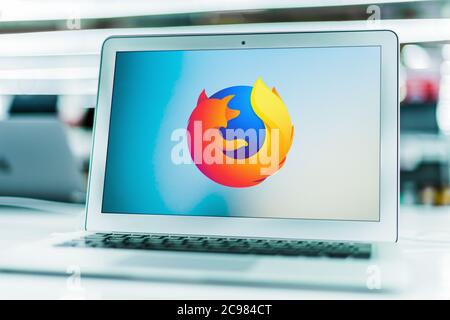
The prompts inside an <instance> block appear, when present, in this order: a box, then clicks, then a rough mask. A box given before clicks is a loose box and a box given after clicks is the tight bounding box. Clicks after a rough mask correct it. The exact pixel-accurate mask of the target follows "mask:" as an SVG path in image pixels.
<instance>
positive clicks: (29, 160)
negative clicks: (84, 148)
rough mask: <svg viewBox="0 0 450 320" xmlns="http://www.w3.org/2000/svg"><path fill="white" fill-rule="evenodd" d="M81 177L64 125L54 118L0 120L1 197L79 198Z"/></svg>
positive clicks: (82, 188) (82, 186)
mask: <svg viewBox="0 0 450 320" xmlns="http://www.w3.org/2000/svg"><path fill="white" fill-rule="evenodd" d="M83 180H84V179H83V175H82V172H81V170H80V166H79V165H77V163H76V161H75V158H74V156H73V154H72V151H71V150H70V147H69V144H68V141H67V137H66V132H65V129H64V127H63V125H62V124H61V123H60V122H59V121H58V120H57V119H56V118H52V117H46V116H36V117H28V116H25V117H17V118H11V119H7V120H3V121H0V197H22V198H36V199H43V200H55V201H64V202H81V201H84V199H85V183H84V181H83ZM1 203H2V201H1V200H0V204H1Z"/></svg>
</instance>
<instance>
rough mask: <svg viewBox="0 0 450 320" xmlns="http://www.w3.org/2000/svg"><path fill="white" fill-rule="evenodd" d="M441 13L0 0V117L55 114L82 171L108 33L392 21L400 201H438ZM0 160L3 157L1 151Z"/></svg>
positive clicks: (444, 158) (443, 111)
mask: <svg viewBox="0 0 450 320" xmlns="http://www.w3.org/2000/svg"><path fill="white" fill-rule="evenodd" d="M449 21H450V1H439V0H437V1H420V0H416V1H402V0H397V1H387V0H381V1H380V0H379V1H376V0H372V1H365V0H315V1H312V0H303V1H293V0H278V1H274V0H271V1H268V0H259V1H257V0H254V1H249V0H240V1H235V0H228V1H222V0H216V1H199V0H192V1H188V0H182V1H179V0H172V1H170V0H165V1H164V0H161V1H160V0H152V1H139V0H128V1H117V0H115V1H114V0H89V1H88V0H78V1H69V0H58V1H56V0H41V1H30V0H5V1H2V2H1V4H0V121H2V120H3V121H5V120H6V119H12V118H15V117H23V116H28V117H33V116H41V115H46V116H47V117H53V118H54V119H57V120H58V121H60V122H61V123H62V124H63V125H64V128H65V131H66V134H67V139H68V144H69V146H70V150H71V152H72V154H73V155H74V158H75V160H76V163H77V167H78V170H79V171H80V174H81V175H82V176H83V177H84V179H86V176H87V171H88V167H89V154H90V147H91V138H92V126H93V117H94V110H95V104H96V92H97V79H98V68H99V62H100V47H101V43H102V41H103V40H104V39H105V38H106V37H107V36H109V35H114V34H145V33H152V32H164V30H175V31H176V30H184V29H183V28H184V27H193V29H192V30H199V29H195V28H196V27H198V28H200V27H201V28H203V29H205V26H210V25H211V26H213V25H214V26H216V27H215V28H218V29H215V30H216V31H220V30H232V29H229V28H230V26H233V27H235V25H248V24H252V25H259V24H261V23H271V24H273V25H275V26H277V28H280V27H281V28H283V27H284V26H286V25H288V26H290V28H295V27H296V26H298V28H299V30H313V29H320V30H338V29H339V30H340V29H347V28H353V29H355V28H356V29H360V28H363V27H367V26H368V25H369V27H370V28H392V29H394V30H395V31H397V32H398V33H399V35H400V41H401V42H402V44H401V70H400V93H401V108H400V122H401V143H400V164H401V172H400V177H401V185H400V189H401V199H400V201H401V203H402V204H403V205H427V206H446V205H450V165H449V159H450V42H449V41H448V40H450V22H449ZM155 28H156V29H155ZM2 166H3V167H4V169H5V168H6V166H7V164H6V163H2V158H1V150H0V169H1V167H2ZM0 183H1V181H0ZM0 196H1V194H0Z"/></svg>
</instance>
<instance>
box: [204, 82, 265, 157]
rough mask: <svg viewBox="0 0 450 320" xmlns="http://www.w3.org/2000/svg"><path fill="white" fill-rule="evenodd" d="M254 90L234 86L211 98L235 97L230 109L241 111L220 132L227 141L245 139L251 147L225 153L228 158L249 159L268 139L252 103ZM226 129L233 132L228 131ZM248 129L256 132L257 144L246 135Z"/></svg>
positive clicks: (248, 87) (229, 105) (229, 104)
mask: <svg viewBox="0 0 450 320" xmlns="http://www.w3.org/2000/svg"><path fill="white" fill-rule="evenodd" d="M252 89H253V87H250V86H234V87H229V88H225V89H223V90H220V91H218V92H216V93H215V94H213V95H212V96H211V97H210V98H214V99H222V98H224V97H226V96H229V95H234V97H233V99H231V101H230V102H229V103H228V107H229V108H230V109H234V110H239V111H240V114H239V116H238V117H236V118H234V119H232V120H230V121H228V126H227V127H226V128H220V132H221V134H222V136H223V138H224V139H226V140H235V139H245V140H246V141H247V143H249V145H248V146H246V147H242V148H240V149H238V150H234V151H225V154H226V155H227V156H228V157H232V158H235V159H244V158H249V157H251V156H252V155H254V154H255V153H257V152H258V151H259V149H260V148H261V146H262V145H263V143H264V139H265V137H266V131H265V126H264V123H263V122H262V120H261V119H260V118H259V117H258V116H257V115H256V113H255V112H254V111H253V108H252V105H251V102H250V95H251V92H252ZM226 129H233V130H228V131H227V130H226ZM236 129H242V131H241V130H238V131H235V130H236ZM248 129H253V130H255V132H256V143H255V141H250V140H251V139H252V138H251V137H250V136H249V135H246V134H245V131H246V130H248ZM230 131H231V132H230ZM251 143H253V144H256V148H255V146H251ZM242 149H244V150H242Z"/></svg>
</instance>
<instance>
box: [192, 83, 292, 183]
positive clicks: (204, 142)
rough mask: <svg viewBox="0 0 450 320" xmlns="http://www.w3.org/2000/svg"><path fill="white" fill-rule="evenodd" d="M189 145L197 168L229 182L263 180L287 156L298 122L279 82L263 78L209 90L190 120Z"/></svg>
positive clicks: (202, 97) (202, 93)
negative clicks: (249, 83) (294, 121)
mask: <svg viewBox="0 0 450 320" xmlns="http://www.w3.org/2000/svg"><path fill="white" fill-rule="evenodd" d="M187 134H188V137H189V139H188V147H189V152H190V155H191V158H192V160H193V162H194V164H195V165H196V166H197V168H198V169H199V170H200V171H201V172H202V173H203V174H204V175H205V176H206V177H208V178H209V179H211V180H213V181H215V182H216V183H219V184H221V185H224V186H228V187H234V188H243V187H251V186H255V185H258V184H260V183H262V182H263V181H265V180H266V179H267V178H268V177H269V176H271V175H273V174H274V173H276V172H277V171H278V170H280V169H281V167H282V166H283V165H284V163H285V162H286V156H287V154H288V152H289V150H290V148H291V145H292V140H293V136H294V127H293V125H292V122H291V118H290V116H289V112H288V110H287V108H286V106H285V104H284V102H283V100H282V98H281V96H280V95H279V93H278V92H277V90H276V89H275V88H272V89H270V88H269V87H268V86H267V85H266V84H265V83H264V82H263V80H262V79H261V78H259V79H257V80H256V82H255V83H254V84H253V86H244V85H242V86H233V87H228V88H225V89H222V90H220V91H218V92H216V93H214V94H212V95H210V96H209V97H208V95H207V94H206V92H205V90H203V91H202V92H201V93H200V95H199V98H198V101H197V105H196V107H195V108H194V110H193V111H192V113H191V115H190V117H189V121H188V125H187Z"/></svg>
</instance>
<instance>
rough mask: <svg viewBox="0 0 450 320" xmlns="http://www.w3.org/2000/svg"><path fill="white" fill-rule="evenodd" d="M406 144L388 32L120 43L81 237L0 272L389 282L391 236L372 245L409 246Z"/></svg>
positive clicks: (108, 46)
mask: <svg viewBox="0 0 450 320" xmlns="http://www.w3.org/2000/svg"><path fill="white" fill-rule="evenodd" d="M397 147H398V39H397V37H396V35H395V33H393V32H391V31H359V32H320V33H314V32H313V33H268V34H221V35H168V36H144V37H112V38H109V39H107V40H106V41H105V43H104V44H103V48H102V59H101V70H100V80H99V93H98V105H97V110H96V123H95V137H94V142H93V154H92V161H91V171H90V186H89V191H88V195H89V197H88V202H87V208H86V223H85V226H84V228H85V231H83V232H81V233H79V234H76V235H74V234H69V235H63V236H58V237H55V238H53V239H51V240H49V241H44V242H40V243H38V244H33V245H29V246H25V247H22V248H20V249H16V250H13V251H12V252H11V253H10V254H7V255H5V256H4V259H3V262H2V263H1V266H0V269H2V270H9V271H11V270H16V271H17V270H20V271H31V272H35V271H42V272H46V273H48V272H54V273H61V274H64V273H65V272H66V270H67V268H68V267H70V266H73V265H75V266H78V267H79V268H80V270H81V274H82V275H86V276H97V275H99V276H111V277H125V278H139V279H157V280H161V279H170V280H180V281H190V280H193V281H200V282H219V283H224V282H232V283H247V284H248V283H257V284H258V285H260V284H270V285H272V284H273V285H289V286H292V285H294V286H296V285H300V286H309V285H328V286H339V285H345V286H346V287H352V286H355V287H362V288H366V287H369V288H370V286H371V285H370V283H375V284H376V283H378V282H377V281H375V282H371V277H372V276H376V275H377V274H378V273H377V272H379V271H380V270H381V271H383V273H382V274H383V279H382V280H383V281H384V284H387V283H390V281H391V280H393V279H394V280H395V279H397V280H398V279H399V273H398V272H396V269H395V267H394V266H395V263H393V262H394V261H395V259H394V257H395V250H393V248H394V245H393V244H388V245H379V244H374V243H380V242H395V241H396V239H397V196H398V195H397V185H398V168H397V162H398V161H397ZM370 243H372V244H370ZM37 257H39V258H38V259H37ZM374 273H375V275H374ZM388 279H389V280H388ZM372 280H373V279H372ZM375 287H376V288H378V287H379V286H377V285H375V286H374V288H375Z"/></svg>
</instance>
